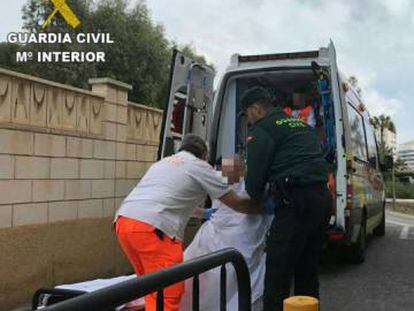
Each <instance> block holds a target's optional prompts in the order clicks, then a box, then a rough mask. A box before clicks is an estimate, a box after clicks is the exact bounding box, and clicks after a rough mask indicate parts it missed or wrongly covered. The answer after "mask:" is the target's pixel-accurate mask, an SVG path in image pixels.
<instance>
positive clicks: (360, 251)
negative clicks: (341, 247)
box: [348, 217, 367, 265]
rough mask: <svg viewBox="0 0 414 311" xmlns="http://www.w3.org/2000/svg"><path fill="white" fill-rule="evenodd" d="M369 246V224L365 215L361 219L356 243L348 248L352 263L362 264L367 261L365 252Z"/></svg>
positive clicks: (349, 258) (349, 259)
mask: <svg viewBox="0 0 414 311" xmlns="http://www.w3.org/2000/svg"><path fill="white" fill-rule="evenodd" d="M366 248H367V226H366V220H365V217H363V218H362V221H361V229H360V230H359V235H358V239H357V241H356V243H355V244H353V245H351V246H350V247H349V248H348V261H349V262H350V263H352V264H356V265H359V264H362V263H363V262H364V261H365V252H366Z"/></svg>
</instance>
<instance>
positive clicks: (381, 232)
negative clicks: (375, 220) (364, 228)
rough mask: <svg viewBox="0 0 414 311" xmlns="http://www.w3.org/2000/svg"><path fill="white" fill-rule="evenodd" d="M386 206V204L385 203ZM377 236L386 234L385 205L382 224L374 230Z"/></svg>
mask: <svg viewBox="0 0 414 311" xmlns="http://www.w3.org/2000/svg"><path fill="white" fill-rule="evenodd" d="M384 206H385V204H384ZM373 233H374V235H375V236H384V235H385V207H383V208H382V219H381V222H380V224H379V225H378V226H377V227H376V228H375V229H374V231H373Z"/></svg>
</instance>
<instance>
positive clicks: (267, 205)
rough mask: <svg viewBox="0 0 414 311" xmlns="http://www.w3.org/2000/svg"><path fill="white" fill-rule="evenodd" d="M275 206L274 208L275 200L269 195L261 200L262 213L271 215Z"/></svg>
mask: <svg viewBox="0 0 414 311" xmlns="http://www.w3.org/2000/svg"><path fill="white" fill-rule="evenodd" d="M275 208H276V204H275V200H274V199H273V198H272V197H271V196H268V197H266V198H265V199H264V201H263V211H264V213H265V214H268V215H273V214H274V212H275Z"/></svg>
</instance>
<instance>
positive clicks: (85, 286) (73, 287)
mask: <svg viewBox="0 0 414 311" xmlns="http://www.w3.org/2000/svg"><path fill="white" fill-rule="evenodd" d="M133 278H136V275H134V274H133V275H127V276H119V277H115V278H110V279H96V280H91V281H86V282H80V283H74V284H63V285H59V286H56V287H54V288H40V289H38V290H37V291H36V293H35V294H34V295H33V299H32V310H41V309H42V308H44V307H47V306H51V305H53V304H56V303H58V302H61V301H64V300H67V299H70V298H73V297H76V296H79V295H83V294H85V293H89V292H93V291H96V290H99V289H102V288H105V287H108V286H111V285H115V284H118V283H121V282H124V281H127V280H130V279H133ZM144 307H145V303H144V298H139V299H137V300H135V301H132V302H130V303H127V304H125V305H123V306H120V307H117V308H110V309H108V311H126V310H137V311H138V310H144Z"/></svg>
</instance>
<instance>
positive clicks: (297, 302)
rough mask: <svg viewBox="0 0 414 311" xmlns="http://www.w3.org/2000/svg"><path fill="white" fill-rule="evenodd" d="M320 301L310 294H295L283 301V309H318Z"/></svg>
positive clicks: (298, 310) (293, 310)
mask: <svg viewBox="0 0 414 311" xmlns="http://www.w3.org/2000/svg"><path fill="white" fill-rule="evenodd" d="M318 310H319V301H318V299H316V298H313V297H308V296H293V297H290V298H287V299H285V300H284V301H283V311H318Z"/></svg>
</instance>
